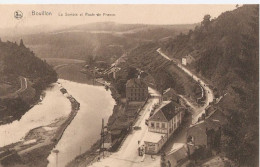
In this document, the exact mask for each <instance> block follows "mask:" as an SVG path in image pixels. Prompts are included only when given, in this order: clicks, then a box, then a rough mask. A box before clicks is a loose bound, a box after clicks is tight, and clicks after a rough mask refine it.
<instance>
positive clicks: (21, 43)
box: [20, 39, 25, 47]
mask: <svg viewBox="0 0 260 167" xmlns="http://www.w3.org/2000/svg"><path fill="white" fill-rule="evenodd" d="M20 46H21V47H25V46H24V44H23V39H21V40H20Z"/></svg>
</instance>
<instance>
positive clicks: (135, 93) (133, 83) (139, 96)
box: [126, 78, 148, 101]
mask: <svg viewBox="0 0 260 167" xmlns="http://www.w3.org/2000/svg"><path fill="white" fill-rule="evenodd" d="M147 97H148V86H147V85H146V83H145V82H144V81H143V80H142V79H141V78H133V79H130V80H128V81H127V83H126V99H127V101H145V100H146V99H147Z"/></svg>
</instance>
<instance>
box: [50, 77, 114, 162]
mask: <svg viewBox="0 0 260 167" xmlns="http://www.w3.org/2000/svg"><path fill="white" fill-rule="evenodd" d="M59 82H60V83H61V84H62V85H63V87H64V88H65V89H67V91H68V92H69V94H71V95H72V96H73V97H74V98H75V99H76V100H77V101H78V102H79V103H80V110H79V111H78V114H77V115H76V116H75V118H74V119H73V121H72V122H71V124H70V125H69V126H68V127H67V129H66V130H65V132H64V134H63V136H62V138H61V139H60V141H59V142H58V144H57V145H56V147H55V148H54V149H58V150H59V154H58V165H59V166H60V167H64V166H65V165H66V164H67V163H68V162H70V161H71V160H73V159H74V158H75V157H76V156H77V155H79V154H80V153H83V152H84V151H86V150H87V149H89V148H90V146H91V145H92V144H94V143H95V141H96V140H97V139H98V138H99V137H100V130H101V121H102V118H104V119H105V123H106V122H107V120H108V118H109V116H110V115H111V114H112V111H113V107H114V105H115V101H114V99H113V98H112V96H111V92H110V91H109V90H108V91H106V89H105V88H104V87H103V86H93V85H88V84H81V83H77V82H72V81H68V80H62V79H59ZM80 151H81V152H80ZM48 160H49V165H48V167H55V166H56V155H55V153H52V154H51V155H50V156H49V157H48Z"/></svg>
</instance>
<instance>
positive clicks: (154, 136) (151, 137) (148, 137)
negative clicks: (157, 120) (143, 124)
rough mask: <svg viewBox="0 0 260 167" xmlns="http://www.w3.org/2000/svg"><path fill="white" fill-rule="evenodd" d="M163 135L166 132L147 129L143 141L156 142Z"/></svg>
mask: <svg viewBox="0 0 260 167" xmlns="http://www.w3.org/2000/svg"><path fill="white" fill-rule="evenodd" d="M165 135H166V134H161V133H155V132H149V131H147V132H146V133H145V136H144V139H143V141H144V142H150V143H158V142H159V141H160V140H161V139H162V138H163V137H165Z"/></svg>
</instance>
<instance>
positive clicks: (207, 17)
mask: <svg viewBox="0 0 260 167" xmlns="http://www.w3.org/2000/svg"><path fill="white" fill-rule="evenodd" d="M210 18H211V16H210V15H209V14H207V15H205V16H204V18H203V21H202V22H201V25H202V26H203V27H205V28H206V29H208V26H209V24H210Z"/></svg>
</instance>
